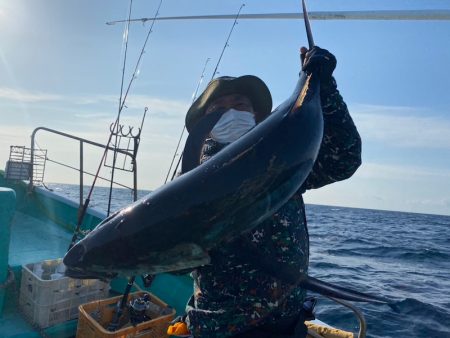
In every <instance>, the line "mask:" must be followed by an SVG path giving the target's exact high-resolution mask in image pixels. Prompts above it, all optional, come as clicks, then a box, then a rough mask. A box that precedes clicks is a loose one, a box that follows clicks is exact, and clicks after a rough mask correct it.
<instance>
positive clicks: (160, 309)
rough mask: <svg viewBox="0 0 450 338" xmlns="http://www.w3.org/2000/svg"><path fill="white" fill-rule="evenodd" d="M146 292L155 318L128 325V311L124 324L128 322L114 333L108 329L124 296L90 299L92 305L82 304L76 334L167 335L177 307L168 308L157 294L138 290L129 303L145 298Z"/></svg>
mask: <svg viewBox="0 0 450 338" xmlns="http://www.w3.org/2000/svg"><path fill="white" fill-rule="evenodd" d="M144 294H148V295H149V296H150V301H151V303H152V305H153V306H152V309H151V310H150V318H153V319H152V320H149V321H146V322H142V323H140V324H137V325H136V326H132V325H131V324H129V323H128V324H127V323H126V322H127V321H128V320H127V313H126V311H125V313H124V315H123V317H122V320H121V323H122V324H124V323H123V322H125V325H124V326H123V327H122V328H121V329H119V330H117V331H114V332H110V331H108V330H107V327H108V325H109V324H110V323H111V321H112V319H113V317H114V314H115V311H116V309H117V304H118V302H119V301H120V299H121V298H122V296H117V297H113V298H109V299H105V300H99V301H95V302H91V303H89V304H84V305H80V307H79V310H80V315H79V318H78V328H77V337H78V338H97V337H101V338H104V337H114V338H131V337H142V338H145V337H146V338H162V337H167V328H168V327H169V325H170V322H171V321H172V320H173V318H174V317H175V312H176V311H175V309H173V308H171V307H169V306H168V305H167V304H166V303H164V302H163V301H162V300H160V299H159V298H158V297H156V296H154V295H152V294H151V293H148V292H135V293H132V294H130V295H129V296H128V302H130V301H131V300H133V299H135V298H137V297H142V296H143V295H144Z"/></svg>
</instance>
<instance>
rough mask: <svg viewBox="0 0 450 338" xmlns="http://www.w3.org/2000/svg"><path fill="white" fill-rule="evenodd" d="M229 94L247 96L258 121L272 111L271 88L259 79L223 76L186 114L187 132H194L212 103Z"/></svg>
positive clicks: (217, 79) (251, 76) (214, 81)
mask: <svg viewBox="0 0 450 338" xmlns="http://www.w3.org/2000/svg"><path fill="white" fill-rule="evenodd" d="M229 94H242V95H245V96H247V97H248V98H249V99H250V101H251V102H252V105H253V109H254V111H255V115H256V120H257V121H261V120H263V119H264V118H266V117H267V116H268V115H269V114H270V112H271V110H272V96H271V95H270V91H269V88H267V86H266V84H265V83H264V82H263V81H262V80H261V79H260V78H259V77H256V76H253V75H244V76H240V77H230V76H222V77H218V78H216V79H214V80H212V81H211V82H210V83H209V84H208V86H207V87H206V89H205V91H204V92H203V93H202V94H201V95H200V96H199V97H198V98H197V100H195V102H194V103H193V104H192V105H191V107H190V108H189V110H188V112H187V114H186V129H187V131H188V132H191V131H192V129H193V128H194V126H195V125H196V123H197V122H198V121H199V120H200V119H201V118H202V117H203V115H205V112H206V109H207V108H208V106H209V105H210V103H211V102H213V101H214V100H216V99H217V98H219V97H221V96H224V95H229Z"/></svg>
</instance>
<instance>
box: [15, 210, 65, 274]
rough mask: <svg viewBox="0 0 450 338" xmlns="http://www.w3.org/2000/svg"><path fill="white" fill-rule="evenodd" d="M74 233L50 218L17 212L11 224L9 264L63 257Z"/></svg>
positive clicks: (18, 264) (19, 264)
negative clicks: (40, 217)
mask: <svg viewBox="0 0 450 338" xmlns="http://www.w3.org/2000/svg"><path fill="white" fill-rule="evenodd" d="M71 238H72V234H71V233H70V232H69V231H68V230H65V229H63V228H61V227H60V226H58V225H57V224H55V223H53V222H52V221H50V220H49V219H39V218H36V217H32V216H29V215H27V214H24V213H22V212H16V213H15V215H14V218H13V222H12V224H11V240H10V245H9V265H10V266H13V267H15V266H21V265H23V264H28V263H34V262H39V261H42V260H46V259H55V258H60V257H63V256H64V254H65V253H66V252H67V248H68V247H69V243H70V240H71Z"/></svg>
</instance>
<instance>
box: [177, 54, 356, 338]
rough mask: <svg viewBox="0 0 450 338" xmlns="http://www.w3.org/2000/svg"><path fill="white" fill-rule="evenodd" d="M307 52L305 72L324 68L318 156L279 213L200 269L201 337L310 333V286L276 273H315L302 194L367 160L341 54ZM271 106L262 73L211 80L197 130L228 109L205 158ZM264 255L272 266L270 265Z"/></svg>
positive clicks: (197, 306)
mask: <svg viewBox="0 0 450 338" xmlns="http://www.w3.org/2000/svg"><path fill="white" fill-rule="evenodd" d="M301 54H302V55H301V56H302V60H304V63H303V70H304V71H306V72H309V71H312V70H316V71H318V72H319V74H320V82H321V88H320V89H321V93H320V94H321V95H320V96H321V104H322V111H323V118H324V134H323V140H322V145H321V148H320V151H319V155H318V158H317V160H316V162H315V164H314V167H313V170H312V172H311V173H310V175H309V176H308V178H307V179H306V181H305V183H304V184H303V186H302V187H301V188H300V189H299V191H298V192H297V193H296V194H295V195H294V196H293V197H292V198H291V199H290V200H289V201H288V202H287V203H286V204H285V205H283V206H282V207H281V208H280V209H279V210H278V211H277V212H276V213H275V214H274V215H273V216H272V217H271V218H269V219H268V220H266V221H265V222H263V223H262V224H260V225H258V226H257V227H256V228H254V229H253V230H252V231H250V232H249V233H245V234H243V235H241V236H239V237H238V238H235V239H233V240H231V241H230V242H228V243H226V244H224V245H222V246H220V247H219V248H217V249H214V250H212V251H211V252H210V257H211V262H210V264H208V265H205V266H202V267H199V268H197V269H196V270H195V271H193V272H192V277H193V278H194V294H193V296H192V297H191V299H190V301H189V303H188V305H187V308H186V318H185V322H186V324H187V327H188V329H189V331H190V333H191V334H192V335H193V336H194V337H209V338H214V337H258V338H264V337H277V336H280V337H281V336H283V337H288V336H291V337H304V336H305V334H306V333H305V330H304V325H303V321H304V318H303V317H302V306H303V302H304V299H305V296H306V292H305V290H303V289H301V288H299V287H294V286H292V285H290V284H289V283H287V282H286V281H284V280H283V279H282V278H280V277H279V276H277V274H276V273H272V272H273V270H275V269H278V268H279V269H283V268H284V267H288V268H294V269H296V270H297V271H298V272H299V273H306V272H307V268H308V261H309V238H308V230H307V226H306V218H305V206H304V203H303V199H302V195H301V194H302V193H304V192H305V191H306V190H307V189H314V188H319V187H321V186H324V185H326V184H329V183H332V182H336V181H340V180H343V179H346V178H348V177H350V176H351V175H352V174H353V173H354V172H355V171H356V169H357V168H358V167H359V165H360V164H361V140H360V137H359V134H358V132H357V130H356V127H355V125H354V124H353V121H352V119H351V117H350V115H349V112H348V109H347V107H346V105H345V103H344V101H343V99H342V97H341V95H340V94H339V92H338V90H337V86H336V82H335V80H334V78H333V77H332V73H333V71H334V68H335V66H336V59H335V57H334V56H333V55H332V54H331V53H329V52H328V51H326V50H324V49H320V48H318V47H314V48H313V49H311V51H309V52H308V53H306V49H302V52H301ZM271 109H272V98H271V95H270V92H269V89H268V88H267V86H266V85H265V84H264V82H263V81H262V80H260V79H259V78H257V77H255V76H249V75H247V76H242V77H238V78H231V77H222V78H218V79H215V80H213V81H211V83H209V85H208V87H207V88H206V89H205V91H204V92H203V93H202V95H201V96H200V97H199V98H198V99H197V100H196V101H195V102H194V103H193V104H192V106H191V107H190V109H189V111H188V112H187V115H186V127H187V130H188V131H189V132H191V131H192V130H193V128H194V127H195V125H196V124H197V123H198V122H199V121H200V120H201V118H202V117H204V116H206V115H208V114H211V113H213V112H218V111H221V112H223V114H222V116H221V117H220V119H219V121H218V122H217V123H216V124H215V125H214V127H213V128H212V130H211V134H210V138H208V139H207V140H206V141H205V143H204V145H203V149H202V154H201V162H204V161H207V160H208V159H209V158H210V157H211V156H214V155H215V154H216V153H217V152H218V151H220V150H221V149H223V148H224V147H226V146H227V145H228V144H230V143H231V142H234V141H235V140H237V139H238V138H239V137H241V136H242V135H244V134H245V133H246V132H248V131H249V130H250V129H252V128H253V127H254V126H255V125H256V124H258V123H259V122H261V121H263V120H264V119H265V118H266V117H267V116H269V114H270V112H271ZM292 146H295V145H292ZM255 254H256V255H255ZM255 257H256V258H255ZM258 257H259V258H260V259H258ZM263 261H264V262H270V264H271V265H272V267H267V264H266V266H264V264H262V262H263ZM271 270H272V271H271ZM299 324H300V325H299Z"/></svg>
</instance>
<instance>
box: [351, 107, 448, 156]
mask: <svg viewBox="0 0 450 338" xmlns="http://www.w3.org/2000/svg"><path fill="white" fill-rule="evenodd" d="M351 111H352V116H353V118H354V120H355V123H356V125H357V127H358V130H359V131H360V133H361V136H362V137H363V139H364V140H365V141H367V140H373V141H377V142H382V143H386V144H389V145H391V146H395V147H404V148H439V149H442V148H444V149H450V120H449V119H448V118H443V117H439V116H436V112H434V114H433V115H431V112H429V111H425V109H416V108H412V107H401V106H374V105H354V106H353V107H352V109H351Z"/></svg>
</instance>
